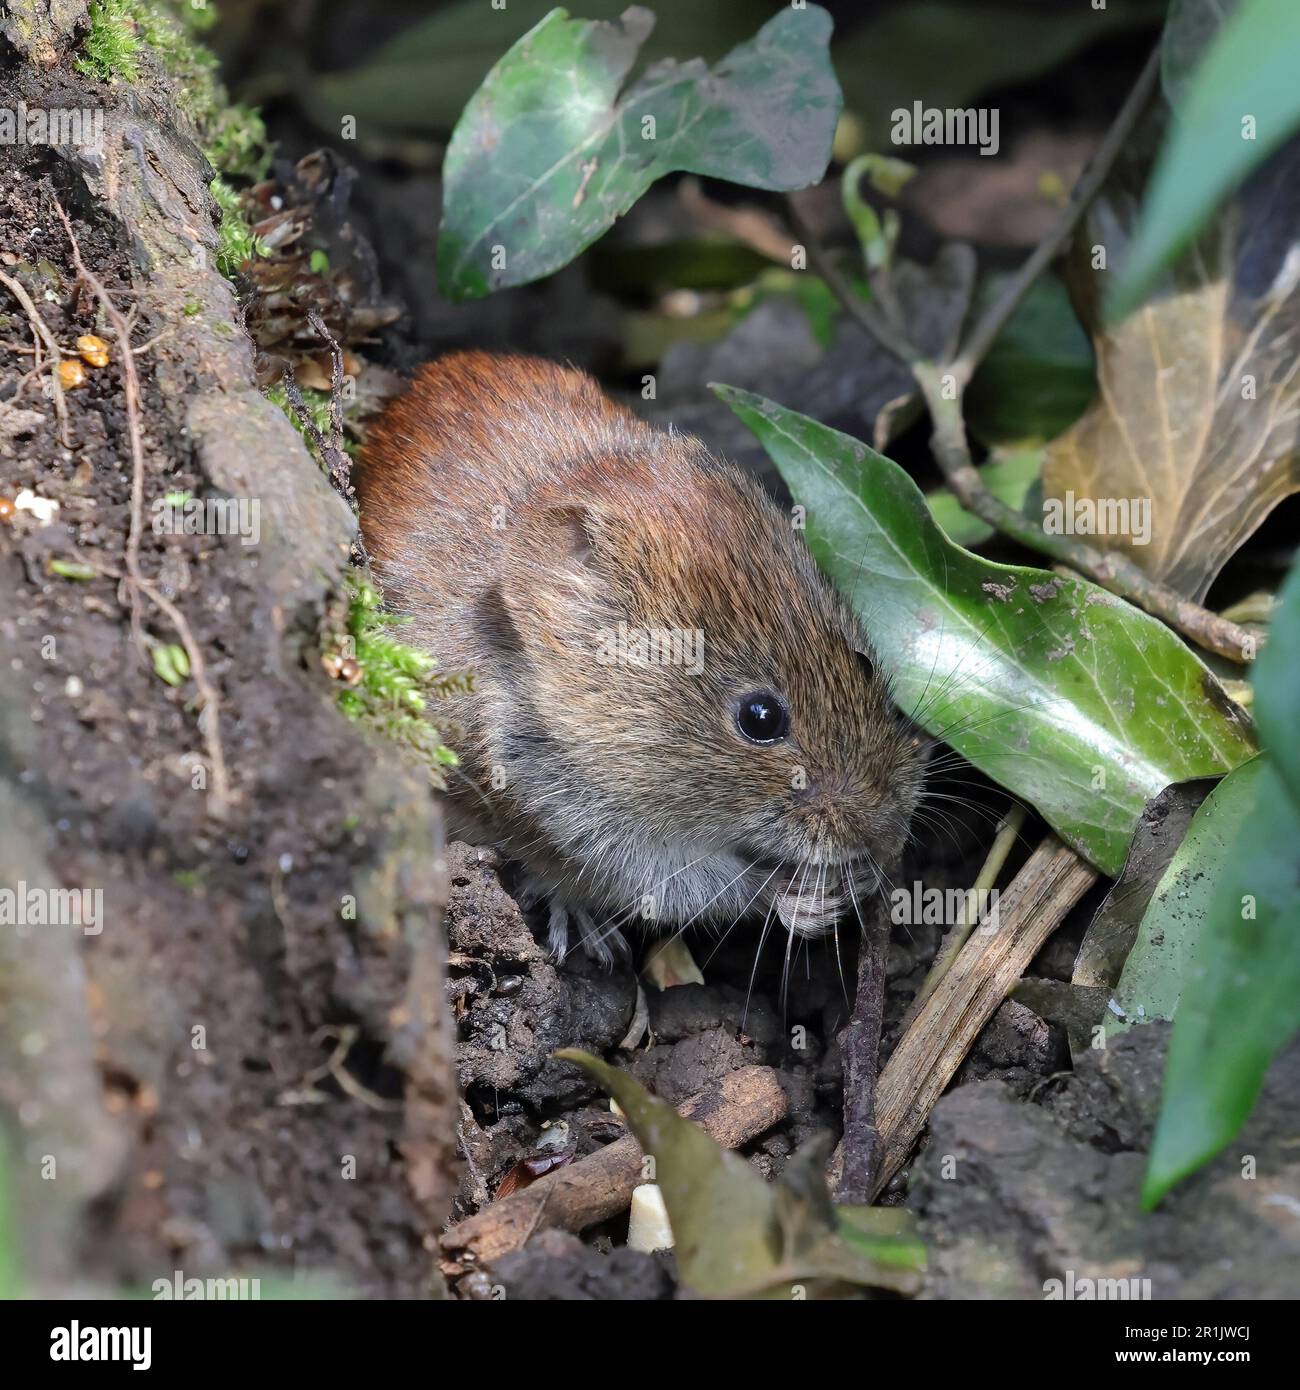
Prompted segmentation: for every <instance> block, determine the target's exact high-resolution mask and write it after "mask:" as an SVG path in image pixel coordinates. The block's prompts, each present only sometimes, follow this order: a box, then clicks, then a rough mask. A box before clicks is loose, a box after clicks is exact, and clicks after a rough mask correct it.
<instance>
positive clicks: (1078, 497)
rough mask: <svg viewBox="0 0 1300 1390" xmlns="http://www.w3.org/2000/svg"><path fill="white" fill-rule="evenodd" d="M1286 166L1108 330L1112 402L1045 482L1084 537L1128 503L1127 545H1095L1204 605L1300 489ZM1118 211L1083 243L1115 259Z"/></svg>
mask: <svg viewBox="0 0 1300 1390" xmlns="http://www.w3.org/2000/svg"><path fill="white" fill-rule="evenodd" d="M1284 155H1285V157H1284V158H1281V159H1279V160H1274V161H1273V162H1272V163H1271V164H1270V165H1269V166H1268V167H1267V168H1266V169H1265V170H1263V171H1262V173H1261V175H1260V176H1258V177H1257V178H1256V179H1254V180H1252V182H1251V184H1250V185H1249V186H1248V188H1247V189H1246V190H1245V191H1244V194H1243V198H1242V201H1241V202H1240V203H1239V204H1238V205H1236V206H1235V207H1234V208H1233V209H1231V210H1230V212H1229V213H1228V214H1227V215H1226V217H1225V219H1224V221H1223V223H1222V225H1221V226H1220V227H1219V228H1218V231H1217V235H1215V236H1213V237H1211V238H1208V239H1207V240H1205V241H1203V242H1202V243H1200V244H1198V245H1197V246H1196V247H1194V248H1193V250H1192V251H1191V253H1189V255H1188V256H1187V257H1186V258H1185V260H1184V261H1183V262H1182V264H1181V265H1180V267H1179V270H1178V272H1177V274H1176V275H1175V277H1174V282H1173V284H1172V285H1171V286H1170V287H1169V288H1167V289H1166V290H1165V291H1164V292H1163V293H1162V294H1161V295H1159V296H1158V297H1157V298H1155V299H1154V300H1152V301H1151V302H1149V303H1147V304H1146V305H1144V306H1143V307H1142V308H1141V309H1139V310H1137V312H1136V313H1134V314H1132V315H1130V316H1129V317H1128V318H1127V319H1125V320H1123V322H1121V323H1118V324H1116V325H1113V326H1112V327H1110V328H1108V329H1106V328H1103V329H1101V330H1099V331H1098V333H1097V336H1096V339H1095V342H1096V349H1097V372H1098V378H1099V382H1100V387H1101V391H1100V395H1099V397H1098V399H1097V401H1096V403H1095V404H1094V405H1093V407H1092V408H1091V409H1090V410H1089V411H1088V412H1087V413H1086V414H1085V415H1084V416H1083V417H1082V418H1081V419H1080V420H1079V421H1078V423H1077V424H1075V425H1074V426H1073V428H1071V429H1070V430H1069V431H1068V432H1067V433H1066V434H1064V435H1063V436H1061V438H1060V439H1058V440H1056V441H1055V442H1054V443H1053V444H1052V445H1051V446H1050V447H1049V448H1048V452H1047V462H1046V465H1045V467H1044V470H1043V497H1044V506H1045V508H1046V507H1047V505H1048V503H1049V499H1055V500H1057V501H1059V502H1060V503H1062V504H1063V510H1062V511H1060V512H1058V513H1057V516H1058V517H1060V518H1062V519H1063V520H1064V521H1065V523H1066V525H1067V527H1068V526H1069V523H1070V522H1071V521H1074V522H1075V523H1076V529H1077V530H1078V531H1081V532H1083V533H1084V534H1086V531H1085V530H1084V526H1086V524H1087V513H1086V511H1085V510H1084V509H1083V508H1082V507H1081V506H1080V505H1079V504H1080V503H1082V502H1083V500H1084V499H1087V500H1088V501H1090V502H1093V503H1103V504H1105V505H1110V504H1113V503H1118V502H1121V501H1126V502H1127V503H1128V504H1129V506H1130V522H1129V534H1114V533H1113V531H1112V533H1111V534H1097V535H1095V537H1090V538H1091V539H1093V540H1094V542H1095V543H1096V544H1097V545H1100V546H1102V547H1113V548H1117V549H1122V550H1123V551H1124V553H1125V554H1126V555H1127V556H1128V557H1129V558H1130V559H1132V560H1133V561H1134V563H1136V564H1138V565H1140V566H1141V567H1142V568H1143V569H1144V570H1145V571H1146V572H1147V573H1148V574H1150V575H1152V576H1153V577H1154V578H1156V579H1159V580H1161V581H1162V582H1164V583H1166V584H1168V585H1170V586H1171V587H1172V588H1174V589H1176V590H1177V591H1178V592H1179V593H1182V594H1186V595H1187V596H1188V597H1190V598H1193V599H1195V600H1197V601H1198V602H1199V601H1200V600H1201V599H1203V598H1204V596H1205V593H1206V591H1207V590H1208V589H1209V587H1210V584H1211V582H1212V581H1213V579H1214V577H1215V576H1216V575H1217V574H1218V572H1219V570H1220V569H1221V568H1222V567H1223V565H1224V563H1225V562H1226V561H1227V560H1228V559H1229V558H1230V556H1231V555H1232V554H1233V552H1234V551H1236V550H1237V549H1238V547H1239V546H1241V545H1242V543H1243V542H1244V541H1245V540H1246V539H1247V538H1248V537H1249V536H1250V535H1251V534H1252V532H1254V531H1255V529H1256V528H1257V527H1258V526H1259V525H1260V523H1261V522H1262V521H1263V520H1264V518H1265V517H1266V516H1267V515H1268V514H1269V512H1270V511H1272V510H1273V508H1274V507H1275V506H1277V504H1278V503H1279V502H1280V501H1282V499H1283V498H1284V497H1286V496H1288V495H1289V494H1290V493H1292V492H1295V491H1296V490H1297V489H1300V360H1298V359H1297V345H1298V342H1300V241H1298V240H1297V239H1296V231H1295V229H1296V225H1297V222H1296V192H1295V185H1296V179H1297V177H1298V176H1300V157H1297V152H1296V151H1294V150H1289V151H1286V152H1284ZM1115 206H1116V204H1112V205H1110V206H1109V207H1107V206H1106V205H1103V206H1102V207H1101V208H1100V209H1099V211H1098V215H1097V216H1096V217H1095V218H1094V219H1093V221H1092V223H1091V225H1090V227H1089V230H1088V232H1087V235H1086V236H1085V238H1084V240H1085V242H1088V243H1091V244H1097V245H1103V246H1105V247H1106V249H1107V252H1108V257H1113V256H1114V255H1115V253H1116V247H1117V243H1121V242H1122V240H1123V236H1124V228H1123V226H1122V219H1118V220H1117V219H1115V217H1114V207H1115ZM1098 274H1099V275H1100V274H1102V272H1099V273H1098ZM1092 288H1094V289H1095V288H1096V285H1095V284H1094V286H1093V287H1092ZM1071 494H1072V497H1071ZM1072 501H1073V503H1074V505H1073V506H1072V505H1071V502H1072ZM1134 502H1137V503H1139V504H1140V505H1141V506H1142V507H1144V508H1148V509H1149V510H1148V511H1147V513H1146V515H1147V517H1148V519H1149V538H1148V540H1147V542H1146V543H1145V544H1141V543H1134V538H1135V536H1136V535H1137V534H1138V533H1139V532H1140V529H1141V527H1140V525H1135V524H1134V523H1133V520H1132V518H1133V515H1134V514H1133V512H1132V510H1131V508H1132V504H1133V503H1134ZM1047 515H1048V514H1047V513H1046V512H1045V517H1046V516H1047ZM1116 515H1117V514H1116V513H1115V512H1112V513H1111V517H1112V523H1111V524H1112V526H1113V524H1114V520H1115V518H1116ZM1120 515H1121V516H1122V513H1121V514H1120ZM1099 516H1100V513H1099ZM1081 522H1082V523H1083V525H1078V523H1081ZM1103 524H1104V523H1103Z"/></svg>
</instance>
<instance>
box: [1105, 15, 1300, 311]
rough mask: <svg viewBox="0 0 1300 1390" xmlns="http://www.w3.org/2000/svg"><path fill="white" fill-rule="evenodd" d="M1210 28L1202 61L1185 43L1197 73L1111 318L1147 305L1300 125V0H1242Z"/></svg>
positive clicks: (1183, 93) (1185, 91) (1185, 89)
mask: <svg viewBox="0 0 1300 1390" xmlns="http://www.w3.org/2000/svg"><path fill="white" fill-rule="evenodd" d="M1182 32H1185V30H1181V31H1180V33H1182ZM1204 32H1205V33H1206V34H1207V35H1209V34H1211V33H1212V34H1213V39H1212V42H1211V43H1210V45H1209V48H1208V50H1207V52H1206V53H1205V54H1204V55H1203V56H1202V57H1201V59H1200V61H1199V62H1197V63H1195V65H1194V67H1193V66H1192V62H1191V58H1190V55H1188V54H1187V53H1186V52H1185V50H1184V51H1180V54H1179V64H1180V71H1182V70H1186V69H1188V68H1191V70H1192V75H1191V77H1190V78H1189V79H1188V80H1187V81H1186V84H1185V85H1184V86H1180V87H1179V88H1178V91H1177V95H1178V100H1179V109H1178V112H1177V115H1176V117H1175V119H1174V120H1173V122H1172V124H1171V126H1170V129H1169V135H1168V138H1167V140H1166V143H1165V146H1164V148H1163V150H1162V151H1161V154H1160V159H1159V162H1158V163H1157V165H1156V169H1155V173H1154V174H1153V175H1152V178H1151V185H1150V188H1149V190H1148V192H1147V196H1146V200H1145V202H1144V204H1143V208H1142V221H1141V224H1140V226H1139V228H1138V234H1137V237H1136V239H1135V240H1134V243H1133V247H1132V249H1131V251H1130V253H1129V255H1128V257H1127V259H1126V260H1125V262H1124V265H1123V268H1122V269H1121V271H1120V276H1119V279H1118V281H1117V282H1116V284H1115V287H1114V289H1113V291H1112V293H1111V295H1110V297H1109V299H1108V301H1107V306H1106V307H1107V312H1108V315H1109V316H1110V317H1111V318H1112V319H1119V318H1122V317H1123V316H1124V315H1125V314H1129V313H1132V312H1133V310H1135V309H1136V308H1137V307H1138V306H1139V305H1140V304H1141V303H1142V301H1143V299H1144V298H1145V297H1146V296H1147V294H1148V292H1149V291H1150V290H1151V288H1152V286H1153V285H1154V284H1155V283H1156V281H1157V279H1158V278H1159V276H1160V273H1161V271H1162V270H1163V269H1164V268H1165V267H1166V266H1167V265H1169V264H1170V262H1171V261H1173V260H1174V258H1175V257H1176V256H1177V255H1178V253H1179V252H1180V251H1181V250H1183V248H1185V247H1186V246H1188V245H1189V244H1190V243H1191V241H1192V239H1193V238H1194V237H1195V236H1196V234H1197V232H1198V231H1200V229H1201V227H1202V225H1203V224H1204V223H1205V221H1206V220H1207V219H1208V218H1209V216H1210V214H1211V213H1212V212H1213V211H1214V209H1215V207H1216V206H1217V205H1218V204H1219V203H1220V202H1221V201H1222V199H1223V198H1224V197H1225V196H1226V195H1227V194H1228V193H1229V192H1230V191H1231V190H1232V189H1233V188H1234V187H1236V186H1237V184H1239V183H1240V182H1241V181H1242V180H1243V179H1244V178H1245V176H1246V175H1247V174H1248V173H1249V172H1250V170H1251V169H1252V168H1254V167H1255V165H1256V164H1258V163H1259V162H1260V161H1261V160H1262V159H1263V158H1264V157H1265V156H1266V155H1268V154H1269V153H1270V151H1272V150H1274V149H1276V148H1277V147H1278V146H1279V145H1280V144H1281V143H1282V142H1283V141H1284V140H1285V139H1286V138H1287V136H1289V135H1290V134H1291V133H1292V132H1293V131H1294V130H1296V129H1297V128H1298V127H1300V82H1297V81H1296V54H1297V53H1298V52H1300V5H1297V4H1296V0H1244V3H1242V4H1241V5H1240V6H1239V7H1238V9H1237V11H1236V13H1234V14H1233V15H1232V16H1231V17H1230V18H1229V19H1228V20H1227V21H1226V22H1225V23H1224V24H1223V25H1222V26H1221V27H1217V28H1216V27H1214V26H1211V25H1207V26H1206V28H1205V30H1204Z"/></svg>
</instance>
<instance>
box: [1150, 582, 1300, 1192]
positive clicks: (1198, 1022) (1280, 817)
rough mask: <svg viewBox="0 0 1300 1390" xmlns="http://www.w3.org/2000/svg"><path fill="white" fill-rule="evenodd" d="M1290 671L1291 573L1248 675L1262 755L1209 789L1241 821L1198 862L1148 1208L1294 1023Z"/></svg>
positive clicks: (1204, 1143)
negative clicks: (1190, 940)
mask: <svg viewBox="0 0 1300 1390" xmlns="http://www.w3.org/2000/svg"><path fill="white" fill-rule="evenodd" d="M1298 672H1300V568H1296V569H1295V570H1293V572H1292V574H1291V577H1290V579H1289V580H1288V581H1287V584H1286V588H1285V589H1284V591H1283V600H1282V605H1281V607H1280V608H1279V610H1278V613H1277V616H1276V617H1275V618H1274V621H1273V625H1272V628H1271V629H1270V632H1269V641H1268V645H1267V646H1266V647H1265V649H1264V652H1263V654H1262V655H1261V656H1260V658H1259V663H1258V666H1257V667H1256V671H1255V679H1254V686H1255V707H1256V713H1257V718H1258V723H1259V729H1260V734H1261V736H1262V737H1263V739H1264V743H1265V752H1264V753H1263V755H1262V756H1260V757H1259V758H1256V759H1255V760H1253V761H1252V762H1250V763H1247V764H1246V766H1245V767H1242V768H1239V769H1238V770H1237V771H1236V772H1234V773H1233V774H1232V775H1231V776H1230V777H1228V778H1227V779H1226V780H1225V781H1224V782H1223V783H1222V784H1221V785H1220V786H1219V788H1218V790H1217V791H1216V794H1215V795H1216V799H1217V800H1218V801H1219V802H1220V804H1221V806H1223V807H1224V808H1231V810H1232V813H1233V816H1234V818H1236V819H1237V820H1238V823H1239V827H1240V828H1239V830H1238V832H1237V834H1236V835H1235V836H1226V837H1225V840H1226V844H1225V847H1224V849H1223V851H1222V853H1221V854H1220V855H1218V856H1217V857H1210V858H1208V859H1206V860H1204V861H1203V862H1202V863H1201V864H1200V865H1199V868H1200V869H1201V872H1202V873H1203V874H1204V875H1205V876H1206V877H1207V878H1208V879H1209V880H1210V881H1211V882H1213V884H1214V891H1213V894H1212V896H1211V898H1210V902H1209V905H1208V907H1207V909H1206V912H1205V920H1204V923H1203V926H1202V929H1201V932H1200V940H1199V942H1198V943H1197V948H1196V956H1195V964H1194V966H1193V968H1192V969H1191V970H1190V972H1188V975H1187V978H1186V981H1185V984H1184V989H1183V995H1182V998H1181V999H1180V1000H1179V1003H1178V1010H1177V1015H1176V1017H1175V1020H1174V1033H1173V1037H1172V1039H1171V1040H1170V1043H1169V1061H1168V1063H1167V1065H1166V1068H1165V1087H1164V1099H1163V1102H1162V1105H1161V1110H1160V1119H1159V1121H1158V1123H1157V1125H1156V1134H1155V1140H1154V1142H1153V1144H1152V1148H1151V1158H1150V1161H1149V1163H1148V1166H1147V1174H1146V1182H1145V1184H1144V1186H1143V1190H1142V1200H1143V1204H1144V1205H1145V1206H1147V1207H1148V1208H1149V1207H1152V1206H1154V1205H1155V1204H1156V1203H1157V1202H1158V1201H1159V1200H1160V1199H1161V1197H1163V1196H1164V1194H1165V1193H1166V1192H1168V1191H1169V1189H1170V1188H1171V1187H1172V1186H1173V1185H1174V1183H1176V1182H1178V1181H1179V1179H1180V1178H1183V1177H1185V1176H1186V1175H1187V1174H1188V1173H1191V1172H1194V1171H1195V1170H1196V1169H1197V1168H1199V1167H1200V1165H1201V1164H1202V1163H1204V1162H1205V1161H1206V1160H1207V1159H1209V1158H1211V1157H1212V1156H1213V1155H1214V1154H1216V1153H1218V1151H1219V1150H1220V1149H1221V1148H1223V1146H1224V1145H1225V1144H1227V1143H1228V1142H1229V1141H1230V1140H1231V1139H1232V1137H1233V1136H1234V1135H1235V1134H1236V1133H1237V1131H1238V1130H1239V1129H1240V1128H1241V1126H1242V1124H1243V1123H1244V1121H1245V1119H1246V1116H1247V1115H1249V1114H1250V1110H1251V1107H1252V1106H1253V1105H1254V1103H1255V1097H1256V1096H1257V1095H1258V1094H1259V1089H1260V1086H1261V1084H1262V1083H1263V1080H1264V1073H1265V1072H1266V1071H1267V1069H1268V1064H1269V1062H1270V1061H1271V1060H1272V1058H1273V1057H1274V1055H1275V1054H1276V1053H1277V1052H1278V1050H1279V1049H1280V1048H1281V1047H1282V1046H1283V1045H1284V1044H1285V1043H1286V1042H1287V1040H1288V1039H1289V1038H1290V1037H1291V1036H1292V1035H1293V1034H1294V1033H1295V1032H1296V1031H1297V1029H1300V756H1298V755H1297V752H1296V730H1297V728H1300V681H1297V679H1296V677H1297V673H1298ZM1203 809H1204V808H1203ZM1144 925H1145V923H1144Z"/></svg>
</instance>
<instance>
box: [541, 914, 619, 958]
mask: <svg viewBox="0 0 1300 1390" xmlns="http://www.w3.org/2000/svg"><path fill="white" fill-rule="evenodd" d="M575 937H576V938H577V940H576V944H577V945H578V946H580V947H581V948H582V950H583V952H584V953H585V954H586V955H587V956H589V957H590V958H591V959H592V960H593V961H595V962H596V964H597V965H598V966H600V968H601V969H602V970H612V969H613V968H614V962H615V960H616V959H618V960H625V961H626V960H631V958H632V948H631V947H630V946H629V945H628V944H627V939H626V938H625V937H624V935H623V933H622V932H621V931H619V930H618V929H617V928H616V927H610V926H603V927H602V926H600V925H599V924H598V923H596V922H595V921H594V920H593V919H592V917H591V915H590V913H587V912H584V911H582V910H581V909H569V908H566V907H561V906H560V904H559V903H557V902H552V903H551V917H550V922H549V923H548V925H547V930H546V945H547V949H548V950H549V951H550V953H551V956H552V958H553V959H554V960H555V963H556V964H557V965H563V964H564V958H565V956H567V955H568V954H569V952H570V951H571V950H572V949H573V947H574V945H575V940H574V938H575Z"/></svg>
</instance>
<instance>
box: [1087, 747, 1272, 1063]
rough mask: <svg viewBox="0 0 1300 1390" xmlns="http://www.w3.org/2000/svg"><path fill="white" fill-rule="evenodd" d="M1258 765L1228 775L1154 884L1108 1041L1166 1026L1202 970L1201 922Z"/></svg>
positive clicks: (1118, 991) (1119, 986) (1113, 1007)
mask: <svg viewBox="0 0 1300 1390" xmlns="http://www.w3.org/2000/svg"><path fill="white" fill-rule="evenodd" d="M1257 763H1258V759H1252V760H1251V761H1250V762H1248V763H1246V764H1244V765H1243V766H1242V767H1240V768H1238V769H1237V770H1236V771H1235V772H1233V773H1230V774H1229V775H1228V776H1227V777H1225V778H1224V779H1223V780H1222V781H1221V782H1219V784H1218V785H1217V786H1216V787H1215V788H1214V789H1213V791H1211V792H1210V794H1209V796H1208V797H1206V799H1205V800H1204V801H1203V802H1202V803H1201V805H1200V806H1199V807H1198V808H1197V811H1196V814H1195V815H1194V816H1193V817H1192V821H1191V824H1190V825H1189V826H1188V827H1187V833H1186V834H1185V835H1184V836H1183V838H1182V841H1181V842H1180V843H1179V845H1178V848H1177V849H1176V850H1175V851H1174V853H1173V856H1172V857H1171V858H1170V860H1169V863H1168V864H1167V865H1166V866H1165V871H1164V873H1163V874H1161V876H1160V880H1159V882H1158V883H1157V884H1156V887H1155V891H1154V892H1153V893H1152V895H1151V901H1150V902H1149V903H1148V904H1147V906H1146V910H1145V911H1144V912H1143V913H1142V920H1141V921H1140V922H1139V923H1138V929H1137V936H1136V938H1135V940H1134V942H1133V947H1132V949H1131V950H1130V951H1129V953H1128V957H1127V959H1126V960H1125V961H1124V968H1123V970H1122V971H1121V972H1120V977H1119V980H1118V982H1117V983H1116V985H1115V992H1114V995H1113V997H1112V999H1111V1003H1110V1008H1109V1010H1108V1015H1109V1016H1108V1017H1107V1019H1106V1033H1107V1035H1108V1036H1109V1035H1110V1034H1112V1033H1118V1032H1122V1031H1123V1030H1124V1029H1125V1028H1128V1027H1130V1026H1131V1025H1133V1024H1135V1023H1150V1022H1152V1021H1153V1020H1155V1019H1171V1018H1173V1017H1174V1015H1175V1014H1176V1012H1177V1010H1178V1003H1179V1000H1180V999H1181V998H1182V993H1183V988H1184V986H1185V985H1186V983H1187V981H1188V980H1189V979H1190V978H1191V977H1192V975H1193V974H1194V972H1195V971H1196V970H1198V969H1199V968H1200V965H1199V956H1200V953H1201V942H1202V937H1203V935H1204V928H1205V922H1206V914H1207V913H1208V912H1209V910H1210V908H1211V904H1212V901H1213V898H1214V894H1215V891H1216V888H1217V885H1218V881H1219V878H1220V877H1221V875H1222V872H1223V869H1224V865H1225V863H1226V860H1227V855H1228V853H1229V851H1230V850H1231V849H1232V847H1233V845H1234V844H1235V843H1236V839H1237V835H1238V833H1239V832H1240V830H1241V821H1242V816H1243V814H1244V812H1245V810H1246V808H1247V807H1248V806H1249V805H1250V804H1251V800H1252V798H1253V796H1254V794H1255V778H1256V776H1257V770H1256V769H1257Z"/></svg>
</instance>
